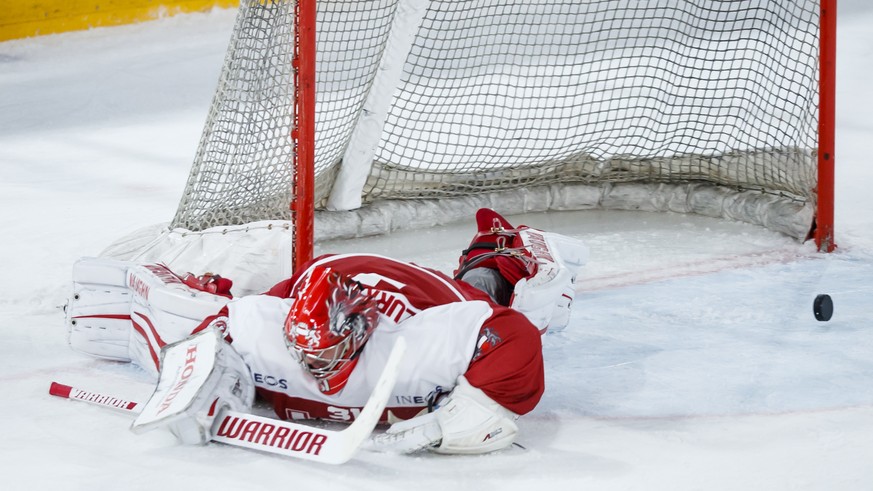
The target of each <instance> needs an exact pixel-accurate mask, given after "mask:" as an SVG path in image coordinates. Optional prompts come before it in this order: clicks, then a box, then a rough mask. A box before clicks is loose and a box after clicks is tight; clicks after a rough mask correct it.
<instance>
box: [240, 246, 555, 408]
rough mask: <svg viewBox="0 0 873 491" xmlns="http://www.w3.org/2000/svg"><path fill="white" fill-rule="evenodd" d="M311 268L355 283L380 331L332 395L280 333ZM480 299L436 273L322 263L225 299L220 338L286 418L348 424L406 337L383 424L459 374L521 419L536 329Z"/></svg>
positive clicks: (354, 261) (360, 258) (365, 257)
mask: <svg viewBox="0 0 873 491" xmlns="http://www.w3.org/2000/svg"><path fill="white" fill-rule="evenodd" d="M317 266H320V267H329V268H331V269H333V270H335V271H337V272H340V273H342V274H343V275H346V276H348V277H350V278H352V279H354V280H355V281H358V282H360V283H361V284H362V285H364V286H365V287H367V288H369V289H371V290H372V291H373V293H374V294H375V295H376V298H378V300H379V311H380V322H379V325H378V326H377V327H376V329H375V331H374V332H373V335H372V336H371V337H370V339H369V340H368V341H367V344H366V345H365V346H364V349H363V351H362V353H361V355H360V358H359V361H358V363H357V365H356V367H355V369H354V370H353V371H352V373H351V375H350V377H349V380H348V383H347V384H346V386H345V387H344V388H343V389H342V390H341V391H340V392H338V393H336V394H331V395H327V394H324V393H322V392H321V391H320V390H319V388H318V384H317V382H316V381H315V379H314V378H313V377H312V376H311V374H309V373H308V372H307V371H306V370H305V369H303V368H302V367H301V366H300V365H299V364H298V363H297V361H296V359H295V358H294V356H293V355H292V354H291V352H290V351H289V350H288V348H287V345H286V342H285V337H284V331H283V325H284V322H285V318H286V317H287V315H288V311H289V310H290V306H291V300H290V299H289V297H291V296H293V295H296V294H297V292H296V289H295V285H297V283H298V280H300V279H301V278H304V277H305V275H306V273H307V272H308V271H310V270H311V269H312V268H314V267H317ZM484 299H487V296H486V295H485V294H483V293H482V292H479V291H478V290H475V289H474V288H472V287H470V286H469V285H466V284H465V283H461V282H455V281H453V280H452V279H450V278H449V277H448V276H446V275H444V274H442V273H440V272H438V271H435V270H431V269H428V268H423V267H420V266H416V265H414V264H410V263H405V262H402V261H397V260H394V259H390V258H387V257H384V256H379V255H375V254H342V255H329V256H321V257H318V258H315V259H313V260H312V261H310V262H309V263H307V264H305V265H304V266H303V267H302V268H301V269H300V271H299V272H298V273H295V275H294V276H292V277H291V278H290V279H288V280H286V281H283V282H281V283H279V284H277V285H276V286H275V287H273V288H271V289H270V291H268V292H267V293H266V294H265V295H258V296H250V297H243V298H240V299H237V300H233V301H231V302H230V303H229V304H228V305H227V311H228V322H227V324H228V334H229V335H230V339H231V340H232V344H233V346H234V348H235V349H236V350H237V351H239V353H240V354H241V355H242V356H243V358H244V359H245V360H246V363H247V364H248V365H249V367H250V368H251V370H252V376H253V377H254V380H255V385H256V386H257V388H258V393H259V394H260V395H261V396H262V397H264V398H265V399H267V400H268V401H269V402H270V403H271V404H272V405H273V408H274V409H275V410H276V413H277V415H278V416H279V417H281V418H284V419H310V418H321V419H331V420H338V421H352V420H353V419H354V418H355V416H356V415H357V414H358V411H360V408H362V407H363V406H364V404H365V403H366V401H367V399H368V398H369V396H370V393H371V392H372V391H373V388H374V386H375V383H376V381H377V379H378V377H379V375H380V374H381V371H382V368H383V366H384V364H385V361H386V360H387V358H388V354H389V353H390V351H391V348H392V346H393V345H394V340H395V339H396V338H397V337H398V336H403V337H405V338H406V341H407V351H406V354H405V356H404V360H403V362H402V364H401V370H400V377H399V379H398V382H397V385H396V386H395V388H394V393H393V394H392V396H391V399H390V400H389V402H388V406H387V407H388V409H387V410H386V414H384V415H383V421H386V420H387V416H388V411H390V413H391V414H392V415H393V416H394V417H397V418H400V419H408V418H410V417H412V416H414V415H415V414H417V413H418V412H420V411H421V410H422V409H424V408H425V407H427V405H428V402H429V400H430V399H431V398H433V397H434V396H435V395H436V394H437V393H440V392H442V393H447V392H450V391H451V390H452V389H453V388H454V386H455V383H456V381H457V379H458V376H460V375H465V376H466V377H467V379H468V380H469V381H470V383H471V384H472V385H473V386H475V387H478V388H480V389H482V390H483V391H485V393H486V394H488V395H489V396H490V397H491V398H492V399H494V400H495V401H497V402H498V403H500V404H502V405H504V406H505V407H507V408H508V409H510V410H511V411H514V412H516V413H519V414H523V413H526V412H528V411H530V410H531V409H533V407H534V406H535V405H536V404H537V402H538V401H539V398H540V396H541V395H542V392H543V367H542V353H541V345H540V339H539V331H538V330H537V329H536V327H534V326H533V325H532V324H530V322H529V321H528V320H527V319H526V318H525V317H524V316H523V315H522V314H520V313H518V312H515V311H513V310H511V309H508V308H505V307H501V306H498V305H496V304H493V303H490V302H488V301H486V300H484Z"/></svg>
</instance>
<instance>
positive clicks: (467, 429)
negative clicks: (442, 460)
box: [369, 375, 518, 454]
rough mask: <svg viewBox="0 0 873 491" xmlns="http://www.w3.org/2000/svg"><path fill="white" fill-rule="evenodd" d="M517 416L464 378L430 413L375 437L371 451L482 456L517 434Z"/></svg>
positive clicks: (505, 444) (509, 443)
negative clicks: (418, 451) (431, 452)
mask: <svg viewBox="0 0 873 491" xmlns="http://www.w3.org/2000/svg"><path fill="white" fill-rule="evenodd" d="M516 419H518V415H517V414H515V413H513V412H512V411H509V410H508V409H506V408H504V407H503V406H501V405H500V404H498V403H497V402H495V401H494V400H492V399H491V398H490V397H488V396H487V395H486V394H485V393H484V392H482V391H481V390H480V389H477V388H476V387H473V386H472V385H470V383H469V382H467V379H466V378H464V376H463V375H462V376H460V377H459V378H458V385H457V386H456V387H455V389H454V390H453V391H452V392H451V394H449V396H448V397H447V398H446V399H444V400H443V401H441V402H440V406H439V407H438V408H436V409H435V410H434V411H433V412H431V413H427V414H424V415H421V416H416V417H414V418H412V419H409V420H406V421H401V422H398V423H395V424H393V425H392V426H391V427H390V428H388V430H387V431H386V432H385V433H383V434H381V435H376V436H374V437H373V438H372V439H371V441H370V444H369V448H370V449H371V450H377V451H382V452H397V453H410V452H415V451H417V450H421V449H428V450H431V451H434V452H436V453H442V454H481V453H487V452H493V451H495V450H500V449H503V448H506V447H508V446H509V445H511V444H512V442H513V440H514V439H515V435H516V433H518V426H517V425H516V424H515V420H516Z"/></svg>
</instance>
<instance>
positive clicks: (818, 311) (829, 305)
mask: <svg viewBox="0 0 873 491" xmlns="http://www.w3.org/2000/svg"><path fill="white" fill-rule="evenodd" d="M812 313H813V314H815V318H816V320H820V321H822V322H826V321H829V320H831V316H832V315H833V314H834V301H833V300H831V296H830V295H827V294H824V293H822V294H820V295H817V296H816V297H815V300H814V301H813V302H812Z"/></svg>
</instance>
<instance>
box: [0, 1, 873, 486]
mask: <svg viewBox="0 0 873 491" xmlns="http://www.w3.org/2000/svg"><path fill="white" fill-rule="evenodd" d="M840 9H841V11H840V18H839V22H840V37H839V52H838V57H839V58H838V60H839V65H838V66H839V73H838V80H839V82H838V93H837V96H838V114H837V124H838V132H837V152H836V156H837V203H836V207H837V223H836V231H837V242H838V244H839V245H840V248H839V250H838V252H837V253H835V254H831V255H822V254H818V253H815V252H813V248H812V247H811V246H810V245H809V244H805V245H801V244H798V243H796V242H794V241H792V240H790V239H787V238H785V237H782V236H779V235H777V234H775V233H772V232H769V231H766V230H763V229H759V228H756V227H753V226H749V225H745V224H737V223H727V222H722V221H716V220H710V219H704V218H700V217H694V216H682V215H666V214H642V213H629V212H576V213H564V214H559V213H552V214H531V215H525V216H520V217H511V218H510V219H511V220H512V221H513V222H515V223H525V224H528V225H532V226H537V227H540V228H545V229H548V230H555V231H560V232H563V233H567V234H570V235H574V236H578V237H582V238H584V239H585V240H586V241H587V242H588V244H589V246H590V247H591V252H592V255H591V262H590V265H589V266H588V267H587V269H586V271H585V274H584V275H583V277H582V278H580V280H579V289H580V293H579V297H578V301H577V302H576V304H575V305H574V312H573V321H572V324H571V325H570V326H569V327H568V328H567V329H566V330H564V331H563V332H557V333H549V334H547V335H546V336H545V337H544V349H545V358H546V376H547V390H546V394H545V396H544V398H543V401H542V403H541V404H540V405H539V406H538V407H537V408H536V410H534V411H533V412H532V413H531V414H529V415H526V416H525V417H523V418H522V419H521V421H520V427H521V435H520V436H519V439H518V441H519V443H521V444H522V445H523V446H524V447H525V449H524V450H522V449H521V448H514V449H512V450H509V451H506V452H502V453H499V454H495V455H489V456H480V457H445V456H436V455H429V454H426V455H417V456H392V455H382V454H372V453H366V452H363V453H361V454H359V456H358V457H357V458H356V459H355V460H353V461H352V462H350V463H348V464H346V465H344V466H341V467H329V466H324V465H318V464H312V463H307V462H303V461H293V460H286V459H282V458H278V457H274V456H269V455H263V454H259V453H255V452H250V451H246V450H242V449H238V448H232V447H226V446H221V445H218V444H211V445H209V446H206V447H203V448H189V447H182V446H179V445H178V444H177V443H176V442H175V440H174V438H173V437H172V436H171V435H170V434H169V433H163V432H152V433H148V434H145V435H140V436H137V435H134V434H133V433H131V432H129V431H128V430H127V428H128V426H129V423H130V420H129V417H128V416H126V415H122V414H116V413H112V412H108V411H107V410H104V409H101V408H95V407H90V406H85V405H82V404H77V403H72V402H68V401H63V400H59V399H56V398H52V397H50V396H49V395H48V386H49V383H50V382H51V381H52V380H58V381H62V382H65V383H69V384H72V385H78V386H82V387H85V388H91V389H94V390H100V391H105V392H110V393H114V394H118V395H120V396H122V397H126V398H130V399H137V400H143V399H144V398H146V397H147V396H148V395H149V394H150V391H151V385H150V383H149V381H148V379H147V378H146V377H145V375H144V374H143V373H142V372H140V371H139V370H138V369H136V368H135V367H132V366H129V365H126V364H118V363H108V362H103V361H98V360H93V359H90V358H88V357H86V356H84V355H79V354H76V353H74V352H72V351H71V350H69V348H68V347H67V346H66V342H65V332H64V328H63V315H62V313H61V310H60V309H59V306H60V305H62V304H63V303H64V301H65V297H66V295H67V292H68V287H69V286H68V285H69V279H70V271H71V266H72V263H73V261H75V260H76V259H77V258H79V257H81V256H85V255H95V254H98V253H99V252H100V251H101V250H102V249H103V248H104V247H106V246H107V245H109V244H110V243H112V242H113V241H114V240H116V239H117V238H119V237H120V236H123V235H125V234H126V233H128V232H130V231H132V230H136V229H138V228H141V227H143V226H148V225H151V224H154V223H160V222H165V221H167V220H169V219H170V217H171V216H172V214H173V212H174V211H175V207H176V204H177V202H178V199H179V196H180V193H181V191H182V188H183V186H184V182H185V179H186V177H187V172H188V168H189V165H190V162H191V160H192V158H193V155H194V151H195V149H196V145H197V142H198V139H199V135H200V131H201V128H202V125H203V120H204V119H205V116H206V112H207V107H208V104H209V101H210V98H211V95H212V91H213V88H214V86H215V81H216V80H217V76H218V72H219V69H220V66H221V61H222V58H223V54H224V49H225V46H226V41H227V38H228V35H229V32H230V28H231V26H232V22H233V13H232V12H227V11H218V12H213V13H211V14H205V15H204V14H193V15H186V16H181V17H176V18H172V19H165V20H161V21H156V22H151V23H146V24H140V25H135V26H127V27H119V28H110V29H97V30H93V31H88V32H78V33H68V34H63V35H55V36H47V37H41V38H33V39H26V40H18V41H10V42H5V43H0V209H2V211H0V233H2V238H0V258H2V277H0V278H2V279H0V394H2V396H0V441H2V444H0V463H2V464H0V469H2V472H0V488H2V489H9V490H19V489H28V490H31V491H39V490H57V489H118V488H124V489H210V490H212V489H222V490H223V489H228V490H230V489H234V490H237V489H262V488H269V489H275V488H279V487H287V488H290V489H309V490H312V489H330V490H331V491H334V490H342V489H356V490H380V491H381V490H385V489H416V490H420V491H437V490H443V489H476V490H480V491H483V490H491V489H493V490H499V491H504V490H512V489H519V490H526V491H527V490H530V489H532V488H538V489H596V490H612V489H640V490H654V489H663V490H686V489H688V490H690V489H701V490H719V489H724V490H749V489H753V490H775V489H804V490H805V489H811V490H867V489H873V465H871V462H873V321H871V317H873V315H871V314H873V284H871V283H873V193H871V192H870V189H871V187H873V166H871V165H870V164H869V161H870V158H869V154H870V150H869V148H870V145H869V140H870V137H871V135H873V123H871V118H870V115H871V114H873V102H871V101H873V99H871V98H870V97H869V86H870V81H871V78H873V30H871V29H870V28H869V26H870V25H873V6H870V5H868V2H864V1H863V0H843V1H842V2H840ZM472 232H473V228H472V219H471V223H464V224H460V225H458V226H453V227H441V228H438V229H432V230H426V231H418V232H403V233H399V234H395V235H393V236H392V237H381V238H373V239H366V240H355V241H345V242H334V243H324V244H319V245H318V252H321V251H375V252H381V253H384V254H388V255H391V256H396V257H400V258H403V259H408V260H413V261H415V262H418V263H421V264H424V265H429V266H434V267H437V268H440V269H443V270H451V269H452V267H453V266H454V263H455V260H456V257H457V254H458V251H459V250H460V249H461V248H463V247H464V246H466V244H467V242H468V241H469V238H470V237H471V235H472ZM817 293H830V294H831V295H832V297H833V299H834V303H835V314H834V317H833V319H832V320H831V321H830V322H826V323H824V322H817V321H816V320H815V319H814V318H813V316H812V300H813V298H814V296H815V295H816V294H817Z"/></svg>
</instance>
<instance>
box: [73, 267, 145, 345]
mask: <svg viewBox="0 0 873 491" xmlns="http://www.w3.org/2000/svg"><path fill="white" fill-rule="evenodd" d="M131 264H132V263H129V262H125V261H115V260H110V259H99V258H82V259H80V260H79V261H77V262H76V263H75V264H74V265H73V293H72V295H71V296H70V299H69V301H68V302H67V305H66V307H65V311H66V326H67V342H68V343H69V344H70V347H71V348H72V349H73V350H75V351H79V352H81V353H85V354H88V355H91V356H96V357H99V358H107V359H110V360H119V361H130V356H129V355H128V343H129V339H130V331H131V325H130V303H131V295H130V291H129V290H128V289H127V287H126V286H125V279H126V274H127V269H128V267H130V266H131Z"/></svg>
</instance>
